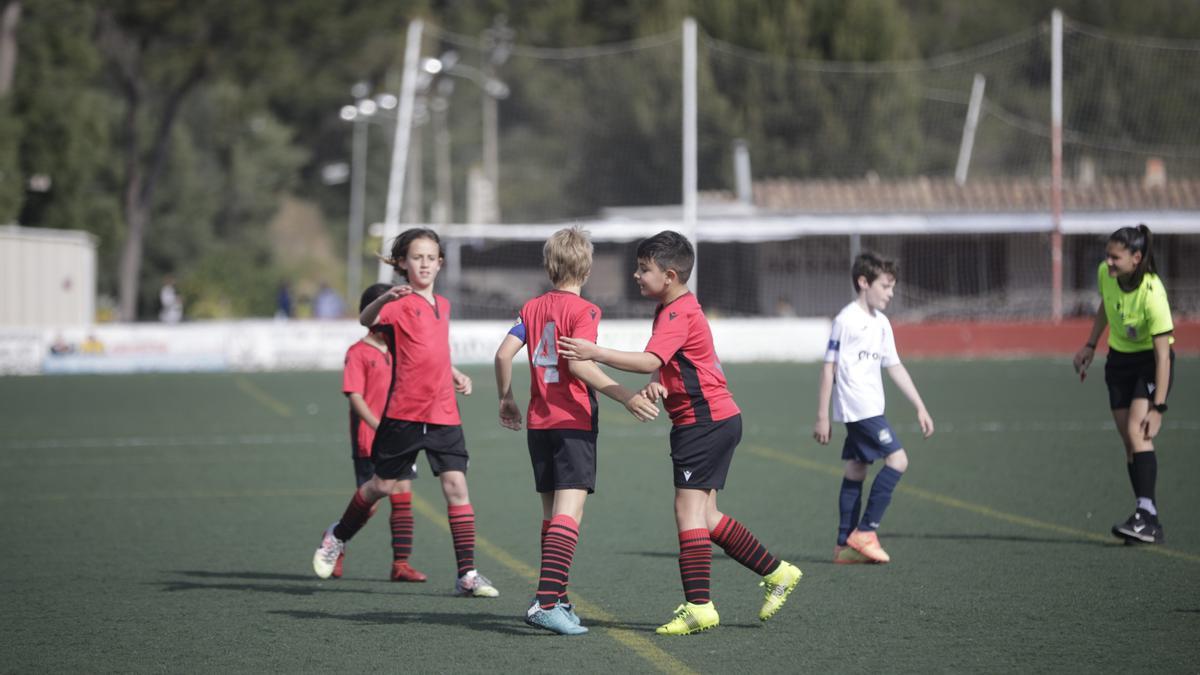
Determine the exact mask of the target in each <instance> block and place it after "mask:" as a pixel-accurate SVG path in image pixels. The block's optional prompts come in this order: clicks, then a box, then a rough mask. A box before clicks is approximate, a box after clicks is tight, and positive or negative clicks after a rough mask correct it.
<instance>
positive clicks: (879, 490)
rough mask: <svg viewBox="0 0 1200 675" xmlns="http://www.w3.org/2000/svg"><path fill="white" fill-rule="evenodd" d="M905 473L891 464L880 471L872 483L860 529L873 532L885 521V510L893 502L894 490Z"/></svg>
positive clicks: (859, 525)
mask: <svg viewBox="0 0 1200 675" xmlns="http://www.w3.org/2000/svg"><path fill="white" fill-rule="evenodd" d="M903 475H904V474H903V473H900V472H899V471H897V470H895V469H893V468H892V467H890V466H885V467H883V469H881V470H880V471H879V474H878V475H877V476H875V480H874V482H872V483H871V496H870V497H868V498H867V510H866V511H864V512H863V517H862V522H860V523H859V524H858V529H860V530H863V531H864V532H871V531H873V530H876V529H878V528H879V523H880V522H881V521H883V512H884V511H886V510H887V507H888V504H890V503H892V491H893V490H895V489H896V485H897V484H898V483H899V482H900V477H901V476H903Z"/></svg>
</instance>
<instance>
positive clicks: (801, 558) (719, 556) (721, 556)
mask: <svg viewBox="0 0 1200 675" xmlns="http://www.w3.org/2000/svg"><path fill="white" fill-rule="evenodd" d="M772 553H774V551H772ZM619 554H620V555H635V556H639V557H642V558H669V559H671V560H678V559H679V552H678V551H619ZM777 555H778V554H777ZM782 558H783V559H784V560H786V561H788V562H790V563H794V564H797V565H799V564H801V563H804V564H805V565H832V564H833V547H832V546H831V547H830V548H829V555H827V556H826V555H818V554H814V553H809V554H808V555H788V554H787V553H786V552H784V553H783V555H782ZM722 561H728V562H730V563H733V564H734V565H736V564H737V561H735V560H734V559H733V558H730V557H729V556H727V555H725V553H724V552H723V551H721V549H720V548H717V547H713V563H714V564H723V563H722ZM722 625H724V624H722Z"/></svg>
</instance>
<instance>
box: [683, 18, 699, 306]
mask: <svg viewBox="0 0 1200 675" xmlns="http://www.w3.org/2000/svg"><path fill="white" fill-rule="evenodd" d="M696 154H697V153H696V20H695V19H693V18H691V17H688V18H686V19H684V20H683V234H684V236H686V237H687V238H688V240H689V241H691V242H692V248H693V249H695V251H696V262H695V263H694V264H693V266H692V276H691V277H690V278H689V279H688V288H689V289H691V291H692V292H693V293H695V292H696V289H697V288H698V287H699V286H698V283H697V282H698V281H699V278H700V275H699V274H698V271H699V267H700V241H699V238H698V237H697V231H696V230H697V228H696V216H697V214H696V211H697V195H696V190H697V183H698V181H697V171H696Z"/></svg>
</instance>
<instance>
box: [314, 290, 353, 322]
mask: <svg viewBox="0 0 1200 675" xmlns="http://www.w3.org/2000/svg"><path fill="white" fill-rule="evenodd" d="M345 315H346V305H345V303H343V302H342V298H341V296H340V295H338V294H337V291H335V290H333V289H332V288H330V287H329V284H326V283H322V284H321V289H320V290H318V291H317V296H316V297H315V298H313V317H314V318H317V319H340V318H342V317H343V316H345Z"/></svg>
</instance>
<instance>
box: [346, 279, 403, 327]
mask: <svg viewBox="0 0 1200 675" xmlns="http://www.w3.org/2000/svg"><path fill="white" fill-rule="evenodd" d="M411 293H412V286H408V285H403V286H392V287H391V288H389V289H387V290H386V291H384V292H383V294H382V295H380V296H379V297H378V298H375V299H374V300H372V301H371V304H369V305H367V306H366V307H363V311H362V313H361V314H359V315H358V322H359V323H361V324H362V325H364V326H366V327H367V328H370V327H371V326H374V325H375V322H376V321H378V320H379V312H380V311H381V310H382V309H383V306H384V305H386V304H388V303H389V302H391V301H393V300H399V299H400V298H403V297H404V296H406V295H409V294H411Z"/></svg>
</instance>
